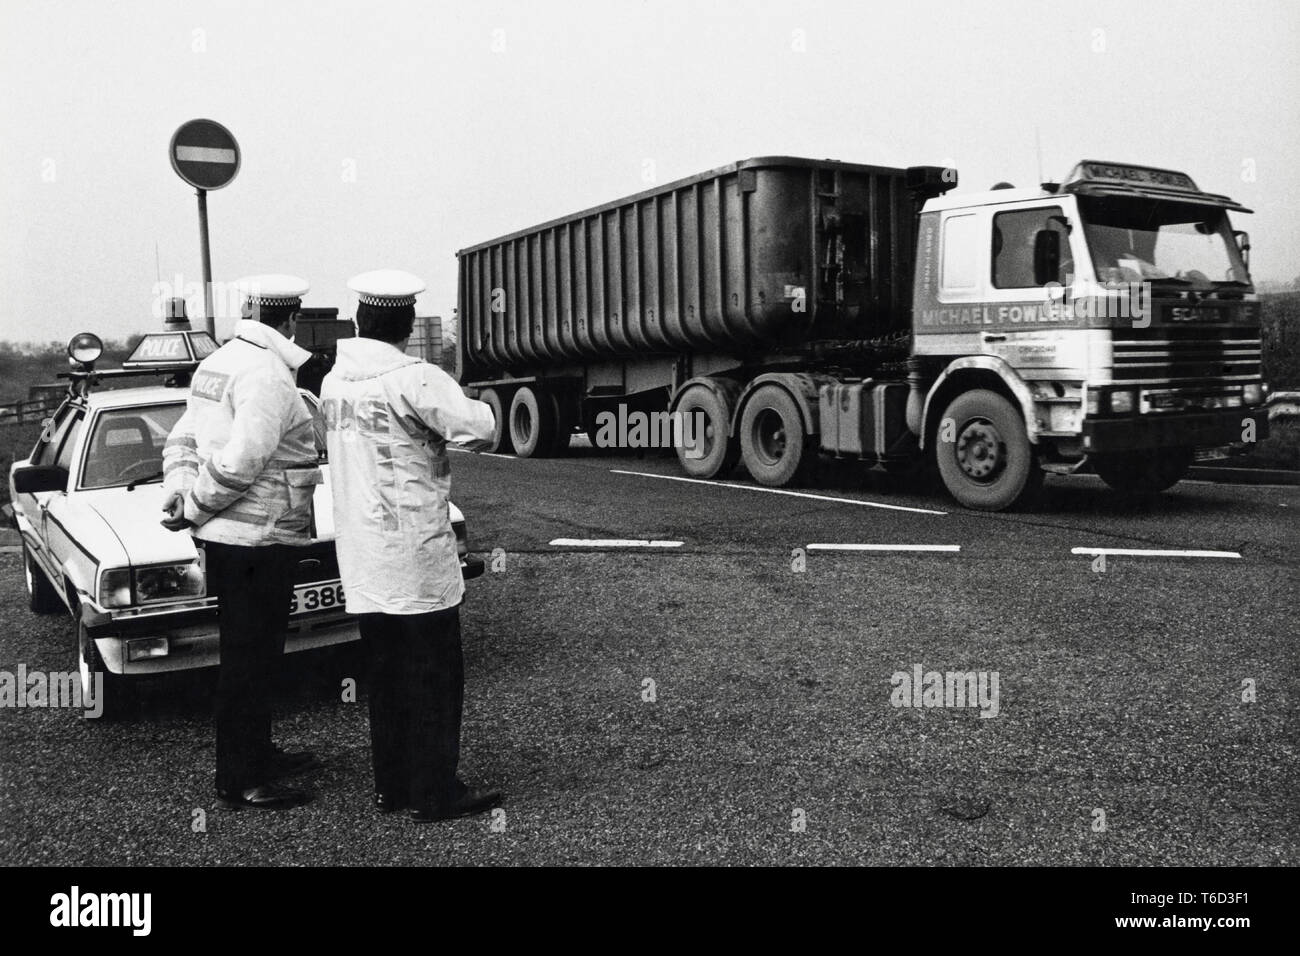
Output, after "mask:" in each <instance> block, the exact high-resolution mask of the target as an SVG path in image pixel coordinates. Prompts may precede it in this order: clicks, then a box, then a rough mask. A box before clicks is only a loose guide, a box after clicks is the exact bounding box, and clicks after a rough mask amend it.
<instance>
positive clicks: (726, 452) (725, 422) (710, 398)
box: [675, 385, 740, 478]
mask: <svg viewBox="0 0 1300 956" xmlns="http://www.w3.org/2000/svg"><path fill="white" fill-rule="evenodd" d="M675 410H676V411H677V412H680V413H681V417H682V432H683V435H686V434H687V433H688V432H689V437H690V438H691V439H692V441H693V443H694V444H693V446H692V447H691V448H686V447H678V448H677V460H678V461H679V462H681V466H682V471H684V472H686V474H688V475H690V476H692V477H694V478H725V477H727V475H729V474H730V473H731V472H732V470H733V469H734V468H735V467H736V462H738V461H739V460H740V441H739V440H738V439H736V438H735V437H733V436H732V435H731V409H730V408H729V407H728V406H727V403H726V402H725V401H723V399H722V398H721V397H720V396H719V395H718V393H717V392H715V391H714V390H713V389H711V388H708V387H707V386H704V385H692V386H691V387H690V388H688V389H687V390H686V391H685V392H683V393H682V397H681V399H680V400H679V401H678V402H677V408H676V409H675ZM697 416H698V417H697ZM688 420H689V421H691V422H692V423H693V424H694V423H696V422H698V423H699V424H701V425H702V426H703V427H702V428H700V427H693V428H690V429H688V428H687V427H686V422H687V421H688ZM684 444H685V443H684V442H683V445H684Z"/></svg>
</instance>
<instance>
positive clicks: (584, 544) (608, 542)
mask: <svg viewBox="0 0 1300 956" xmlns="http://www.w3.org/2000/svg"><path fill="white" fill-rule="evenodd" d="M551 544H552V545H553V546H555V547H557V548H680V547H681V546H682V543H681V542H680V541H647V540H645V539H644V538H556V539H555V540H554V541H552V542H551Z"/></svg>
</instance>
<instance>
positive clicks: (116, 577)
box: [99, 568, 131, 607]
mask: <svg viewBox="0 0 1300 956" xmlns="http://www.w3.org/2000/svg"><path fill="white" fill-rule="evenodd" d="M130 604H131V569H130V568H109V569H107V570H105V571H101V572H100V573H99V606H100V607H129V606H130Z"/></svg>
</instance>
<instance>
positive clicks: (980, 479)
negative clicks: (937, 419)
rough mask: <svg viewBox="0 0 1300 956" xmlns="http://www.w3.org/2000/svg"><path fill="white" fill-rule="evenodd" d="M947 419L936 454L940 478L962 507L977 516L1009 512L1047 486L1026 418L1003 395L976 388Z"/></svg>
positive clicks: (954, 405)
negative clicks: (946, 432) (977, 514)
mask: <svg viewBox="0 0 1300 956" xmlns="http://www.w3.org/2000/svg"><path fill="white" fill-rule="evenodd" d="M943 418H944V420H943V422H941V423H940V432H939V434H938V435H936V439H937V440H936V441H935V443H934V453H935V458H936V460H937V462H938V465H939V475H940V477H941V478H943V483H944V485H945V486H947V488H948V491H949V493H950V494H951V495H952V496H953V497H954V498H956V499H957V501H958V503H960V504H962V505H965V506H966V507H967V508H974V509H975V510H977V511H1004V510H1006V509H1007V508H1012V507H1015V506H1016V505H1021V504H1025V503H1027V502H1028V501H1029V500H1030V499H1031V498H1032V497H1033V496H1034V494H1035V493H1036V492H1037V491H1038V489H1039V488H1040V487H1041V486H1042V483H1043V472H1042V469H1041V468H1039V467H1038V461H1037V457H1036V456H1035V454H1034V447H1033V445H1031V444H1030V442H1029V436H1028V435H1027V434H1026V433H1025V423H1024V419H1023V418H1022V417H1021V415H1020V411H1019V410H1018V409H1017V408H1016V407H1015V406H1014V405H1012V404H1011V403H1010V402H1009V401H1007V400H1006V399H1005V398H1003V397H1002V396H1001V395H999V394H998V393H997V392H991V391H988V390H987V389H976V390H974V391H971V392H965V393H963V394H961V395H958V396H957V397H956V398H955V399H953V400H952V402H951V403H950V404H949V405H948V407H947V409H945V411H944V413H943ZM945 430H950V431H951V434H949V435H945V434H944V432H945ZM945 437H947V438H948V439H949V440H947V441H945V440H944V438H945Z"/></svg>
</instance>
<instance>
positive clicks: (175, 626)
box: [9, 324, 483, 715]
mask: <svg viewBox="0 0 1300 956" xmlns="http://www.w3.org/2000/svg"><path fill="white" fill-rule="evenodd" d="M216 348H217V343H216V342H215V341H213V339H212V338H211V336H209V335H208V334H207V332H204V331H191V330H190V329H189V328H188V324H183V327H181V328H177V327H171V328H169V330H168V331H166V332H160V333H155V334H150V335H147V336H145V337H144V339H143V340H142V341H141V342H140V344H139V345H138V346H137V347H136V349H135V350H134V351H133V352H132V354H131V356H130V358H129V359H128V360H127V361H126V362H124V363H123V367H122V368H121V369H112V370H102V371H100V370H96V369H95V367H94V365H95V361H96V360H97V359H98V358H99V356H100V354H101V353H102V351H103V346H102V344H101V343H100V341H99V339H98V338H97V337H96V336H94V335H92V334H89V333H82V334H81V335H78V336H76V337H75V338H74V339H73V340H72V341H71V342H70V343H69V345H68V356H69V359H70V363H71V365H72V368H73V370H72V371H71V372H70V373H67V377H68V378H69V379H70V387H69V389H68V395H67V398H66V399H65V400H64V401H63V403H62V404H61V405H60V406H59V408H58V409H57V411H55V413H54V415H53V416H52V417H51V419H50V420H49V421H48V423H47V424H46V427H45V428H44V429H43V431H42V434H41V436H40V438H39V439H38V440H37V442H36V446H35V447H34V448H33V449H32V453H31V455H29V456H28V457H27V458H26V459H25V460H21V461H15V462H14V464H13V466H12V468H11V470H10V474H9V492H10V500H11V502H12V506H11V507H12V516H13V521H14V524H15V526H16V527H17V529H18V531H19V533H20V534H21V536H22V549H23V571H24V574H25V576H26V580H27V593H28V597H29V601H30V606H31V609H32V610H33V611H35V612H37V613H53V612H56V611H64V610H66V611H68V612H70V613H71V615H72V620H73V626H74V628H75V629H76V635H77V663H78V669H79V671H80V676H81V689H82V693H83V695H86V696H85V697H84V699H87V700H95V698H93V697H92V696H90V695H92V694H93V692H94V690H95V687H94V685H93V682H94V679H95V675H97V674H102V675H103V683H102V687H103V698H102V700H103V705H102V706H103V713H104V714H105V715H109V714H111V713H113V712H115V711H119V712H120V709H121V705H122V703H123V699H124V697H125V695H126V693H127V692H128V691H129V688H128V687H127V684H129V681H130V679H131V678H136V677H141V676H145V675H156V674H160V673H164V672H168V671H178V670H188V669H191V668H197V667H206V666H210V665H214V664H217V663H218V662H219V660H218V657H219V655H218V648H219V641H218V630H217V616H216V612H217V607H218V605H219V604H220V600H221V595H220V594H216V593H212V592H211V591H210V590H209V588H208V586H207V581H206V579H205V575H204V559H203V550H202V546H203V542H201V541H197V540H195V539H194V538H192V537H191V536H190V535H188V534H176V533H174V532H171V531H168V530H166V529H165V528H163V527H162V525H161V524H160V523H159V520H160V518H161V517H162V506H163V497H164V496H163V486H162V477H163V474H162V473H163V462H162V451H163V444H164V443H165V442H166V440H167V436H168V434H169V433H170V431H171V429H172V426H174V425H175V424H176V422H177V420H178V419H179V418H180V417H181V414H182V413H183V412H184V411H185V401H186V397H187V395H188V392H189V388H188V382H189V373H190V371H192V370H193V368H194V367H195V366H196V365H197V363H198V361H199V360H201V359H202V358H203V357H204V356H205V355H208V354H211V353H212V352H213V351H215V350H216ZM126 378H133V379H138V380H140V381H141V382H142V384H136V383H135V382H134V381H133V382H131V383H129V384H128V387H116V388H111V389H102V390H100V389H97V388H96V387H95V386H97V385H100V384H110V383H113V384H116V380H118V379H126ZM151 380H152V381H151ZM303 396H304V399H305V400H307V401H308V402H309V403H310V404H312V405H313V406H315V404H316V398H315V396H313V395H311V393H309V392H306V391H304V392H303ZM318 444H319V446H320V447H321V448H322V449H323V448H324V442H323V441H321V442H318ZM322 455H323V452H322ZM321 470H322V472H323V473H324V474H325V483H324V484H322V485H318V486H317V488H316V494H315V500H314V508H313V511H314V513H313V526H312V527H313V533H312V543H311V544H310V545H308V546H305V547H303V548H301V549H300V551H301V555H302V556H301V558H300V559H299V560H298V563H297V566H296V570H295V577H294V593H293V601H292V605H291V611H290V614H291V616H290V619H289V633H288V635H287V638H286V642H285V653H295V652H298V651H305V650H310V649H313V648H321V647H326V646H329V645H334V644H342V643H345V642H348V641H354V640H357V639H358V636H359V635H358V631H357V626H356V623H355V620H354V619H353V618H350V617H349V616H348V615H347V614H346V613H345V612H344V610H343V587H342V585H341V584H340V582H339V576H338V564H337V562H336V560H335V556H334V545H333V509H332V505H331V500H330V497H329V494H330V492H329V467H328V463H326V462H323V461H322V467H321ZM450 512H451V521H452V527H453V528H454V529H455V533H456V542H457V546H458V550H459V552H460V557H461V572H462V574H464V575H465V577H466V578H472V577H476V576H478V575H479V574H481V573H482V571H483V562H482V561H481V560H480V559H477V558H474V557H471V556H470V555H469V553H468V543H467V538H466V533H465V519H464V516H463V515H462V514H461V512H460V510H459V509H458V508H457V507H456V506H455V505H454V504H452V505H450Z"/></svg>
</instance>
